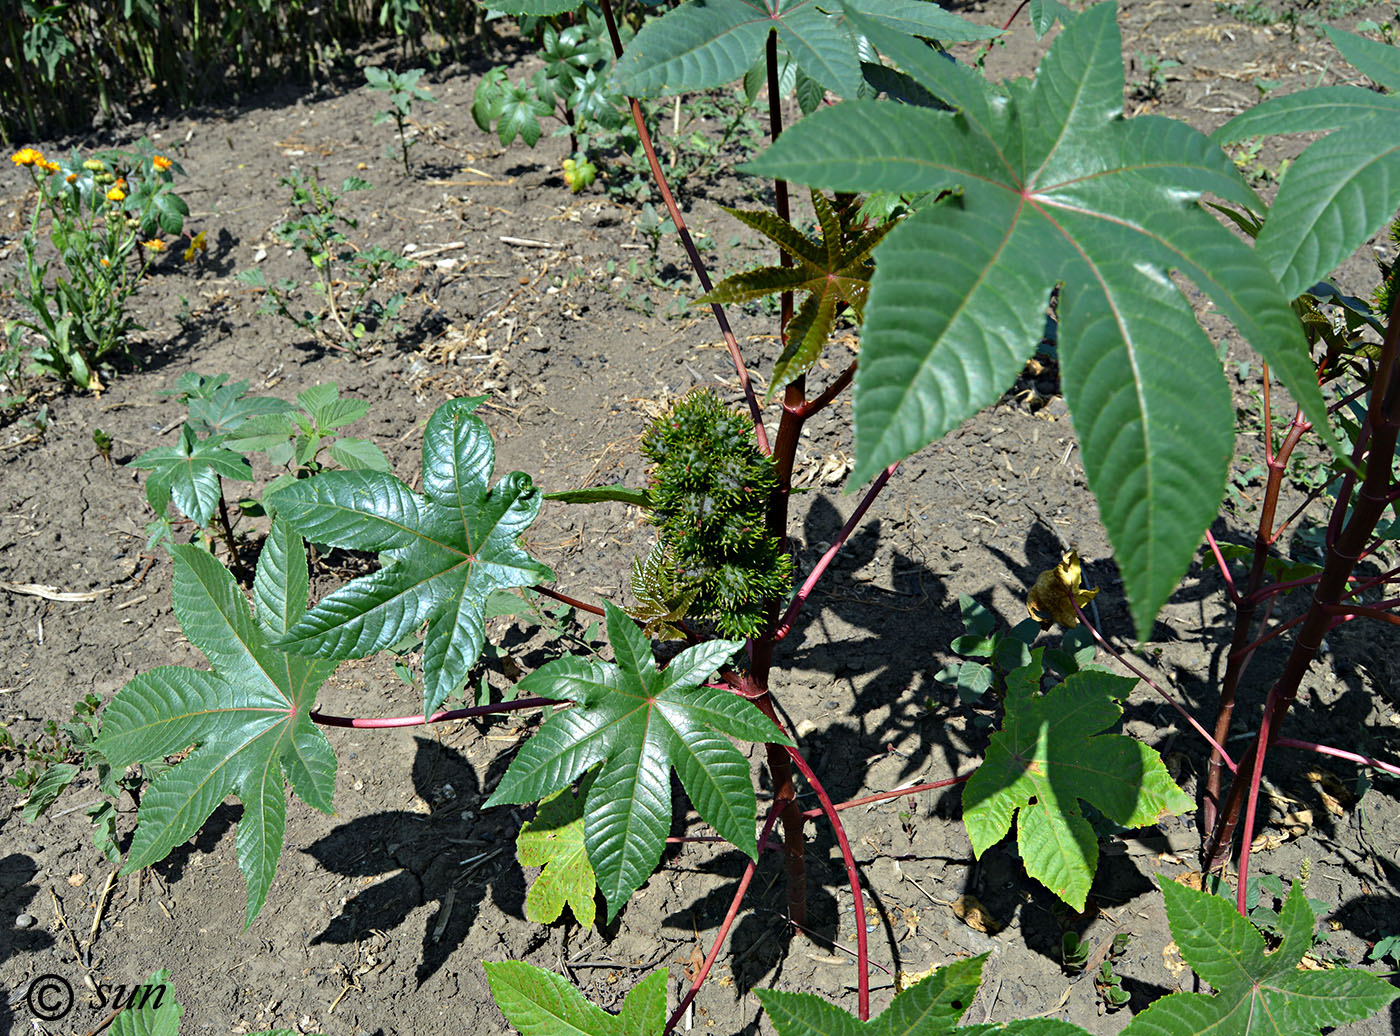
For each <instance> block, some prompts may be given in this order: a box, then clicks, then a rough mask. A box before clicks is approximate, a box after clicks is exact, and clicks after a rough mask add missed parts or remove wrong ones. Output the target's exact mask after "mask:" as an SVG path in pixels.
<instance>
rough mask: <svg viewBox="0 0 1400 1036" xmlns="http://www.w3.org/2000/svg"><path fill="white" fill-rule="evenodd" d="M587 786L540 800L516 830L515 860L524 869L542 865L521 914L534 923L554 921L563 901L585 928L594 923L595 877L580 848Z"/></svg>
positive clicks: (565, 789)
mask: <svg viewBox="0 0 1400 1036" xmlns="http://www.w3.org/2000/svg"><path fill="white" fill-rule="evenodd" d="M586 794H587V788H586V787H585V788H584V789H583V790H582V791H581V792H580V793H579V794H577V795H575V794H574V793H573V792H572V791H571V790H569V789H568V788H563V789H561V790H559V791H557V792H555V793H554V794H553V795H550V796H549V797H548V798H545V799H542V800H541V801H540V808H539V810H538V812H536V813H535V819H534V820H531V821H529V822H527V823H526V824H524V825H523V826H522V827H521V828H520V834H519V835H518V836H517V837H516V839H515V858H516V859H517V860H519V861H520V865H521V866H522V867H543V868H544V870H542V871H540V876H539V877H538V878H536V879H535V883H534V884H533V885H531V886H530V891H529V892H527V893H526V894H525V916H526V917H528V918H529V919H530V920H531V921H534V922H536V923H537V924H552V923H553V922H555V921H557V920H559V915H560V914H561V913H563V912H564V904H565V903H567V904H568V905H569V908H570V909H571V910H573V912H574V918H575V920H577V921H578V923H579V924H581V925H583V927H585V928H592V927H593V918H594V916H595V908H594V904H593V894H594V893H595V892H597V891H598V880H597V878H596V877H594V875H593V867H592V865H591V864H589V862H588V853H587V852H586V851H585V850H584V846H583V803H584V796H585V795H586Z"/></svg>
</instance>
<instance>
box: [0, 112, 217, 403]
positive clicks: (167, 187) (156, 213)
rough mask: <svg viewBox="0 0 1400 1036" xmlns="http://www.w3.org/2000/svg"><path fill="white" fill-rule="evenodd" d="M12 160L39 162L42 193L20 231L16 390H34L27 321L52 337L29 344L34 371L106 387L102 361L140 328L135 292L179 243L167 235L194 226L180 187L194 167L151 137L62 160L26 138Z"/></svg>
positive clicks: (11, 372)
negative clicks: (29, 379) (23, 340)
mask: <svg viewBox="0 0 1400 1036" xmlns="http://www.w3.org/2000/svg"><path fill="white" fill-rule="evenodd" d="M11 161H12V162H13V163H14V164H15V165H16V166H19V167H23V168H25V169H26V170H27V171H28V172H29V174H30V176H31V178H32V179H33V182H34V187H35V192H36V197H35V201H34V209H33V211H32V213H31V215H30V219H29V226H28V228H27V229H26V230H25V232H24V235H23V237H22V238H21V240H20V244H21V247H22V249H23V265H22V268H21V270H20V272H19V273H18V274H11V275H10V281H11V287H12V288H13V289H14V293H15V298H16V300H17V301H18V302H19V303H20V304H21V306H22V308H23V311H24V312H22V315H21V316H19V317H18V318H17V319H16V320H15V321H14V322H13V323H12V324H11V325H10V327H9V328H8V329H7V337H8V338H9V342H10V346H11V348H12V350H13V352H12V354H11V355H9V356H7V357H6V367H5V370H4V375H5V377H6V378H7V379H8V380H9V382H10V394H11V395H20V396H22V395H23V394H24V384H23V380H22V379H23V377H24V375H25V374H26V373H27V371H26V369H25V368H26V365H25V364H24V363H23V362H22V354H21V351H20V350H19V348H18V346H19V336H20V335H21V334H22V333H23V332H24V331H26V330H27V331H29V332H30V333H31V334H33V335H34V336H35V337H36V338H38V339H39V340H40V341H41V342H42V345H39V346H37V347H35V348H32V349H30V350H29V351H28V359H29V360H30V364H29V367H30V368H31V369H32V370H33V372H36V373H44V374H48V375H50V376H52V377H55V378H58V379H59V380H60V381H66V382H71V383H72V384H75V385H78V386H80V387H82V388H85V389H100V388H101V387H102V382H101V379H100V377H99V373H98V372H99V367H100V366H102V365H104V364H106V363H108V362H110V359H111V357H112V356H114V355H116V354H122V353H125V352H126V351H127V348H128V345H129V336H130V335H131V333H132V332H133V331H137V330H140V328H139V325H137V323H136V321H135V320H134V319H133V318H132V316H131V314H130V313H129V312H128V304H129V303H130V301H131V298H132V296H134V295H135V294H136V293H137V292H138V291H139V290H140V289H141V288H142V286H143V284H144V281H145V276H146V270H147V268H148V267H149V266H150V264H151V263H152V262H153V261H154V260H155V259H156V258H157V257H158V256H159V255H160V253H161V252H164V251H165V250H166V249H167V248H169V247H170V246H169V244H167V235H172V236H174V235H179V234H180V233H181V232H182V231H183V230H184V225H185V217H186V216H188V215H189V207H188V206H187V205H186V204H185V202H184V200H183V199H182V198H181V197H180V196H179V195H178V194H177V193H176V191H175V187H174V178H175V176H176V175H180V176H183V175H184V169H183V168H181V166H180V164H179V163H178V162H177V161H175V160H174V159H172V158H169V157H167V156H165V155H162V154H159V153H157V152H156V151H155V150H154V149H153V148H152V147H151V145H150V143H149V142H148V141H146V140H144V139H142V140H141V141H140V142H139V143H138V144H137V146H136V149H135V150H134V151H120V150H108V151H99V152H97V153H95V154H93V155H92V156H91V157H89V158H86V159H84V158H83V156H82V155H80V154H79V153H78V152H77V151H76V150H75V151H73V152H72V153H71V154H70V155H69V156H68V158H67V159H65V160H60V161H53V160H50V159H48V158H45V157H44V155H43V154H42V153H41V152H39V151H37V150H35V149H34V148H22V149H21V150H19V151H17V152H15V154H14V155H12V156H11ZM44 223H47V226H46V227H45V226H43V224H44ZM44 236H46V237H47V238H48V245H49V246H51V247H52V251H50V249H49V247H47V246H46V245H45V244H44V243H43V241H42V238H43V237H44ZM55 262H56V263H57V266H56V267H55ZM51 268H52V269H53V270H54V272H53V275H52V276H50V269H51Z"/></svg>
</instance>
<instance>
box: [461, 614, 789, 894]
mask: <svg viewBox="0 0 1400 1036" xmlns="http://www.w3.org/2000/svg"><path fill="white" fill-rule="evenodd" d="M604 607H605V608H606V609H607V629H608V640H609V641H610V642H611V644H612V649H613V655H614V657H615V658H616V659H617V664H616V665H611V664H607V663H603V662H595V661H591V660H588V659H583V658H577V657H573V656H569V657H565V658H560V659H556V660H555V661H553V662H549V663H547V664H545V665H543V666H541V667H540V668H539V669H537V670H535V672H533V673H531V674H530V675H529V676H527V677H526V678H525V679H524V680H521V681H520V684H519V689H520V691H521V693H524V694H539V695H543V696H545V697H549V698H557V699H566V700H569V701H573V702H577V704H576V705H575V706H574V707H573V708H569V709H563V710H560V711H558V712H555V713H554V715H552V716H551V717H550V718H549V719H548V720H546V721H545V723H544V726H542V727H541V728H540V730H539V733H537V734H536V735H535V736H534V737H533V738H532V739H531V740H530V741H529V742H527V743H526V745H525V747H524V748H522V749H521V750H520V753H519V754H518V755H517V756H516V757H515V758H514V759H513V760H512V761H511V764H510V767H509V768H508V769H507V770H506V773H505V776H504V777H502V778H501V783H500V784H499V785H498V786H497V787H496V791H495V793H494V794H492V796H491V798H490V799H488V800H487V802H486V805H488V806H496V805H500V804H501V803H503V802H516V803H526V802H534V801H536V800H537V799H540V798H543V797H544V796H546V795H549V794H550V793H552V792H554V791H557V790H558V789H560V788H563V787H566V786H567V785H568V784H570V783H571V782H572V781H573V780H574V779H575V778H577V777H579V776H580V775H581V774H583V773H584V772H585V771H586V770H589V769H591V768H593V767H594V766H597V765H598V764H599V763H602V764H603V765H602V767H601V768H600V769H599V771H598V774H597V776H596V777H595V778H594V779H593V786H592V787H591V788H590V789H589V791H588V795H587V798H586V800H585V802H586V805H585V807H584V844H585V845H586V846H587V849H588V859H589V861H590V862H591V863H592V865H593V870H594V871H595V873H596V874H597V878H598V885H599V887H600V888H602V890H603V895H604V896H605V897H606V898H607V901H608V920H610V921H611V920H612V918H614V917H616V916H617V912H618V910H619V909H621V907H622V905H623V904H624V903H626V902H627V899H628V897H630V896H631V895H632V893H633V892H634V891H636V889H637V888H638V887H640V886H641V884H642V882H644V881H646V879H647V878H648V877H649V876H650V875H651V872H652V871H653V870H655V869H656V864H657V861H659V860H660V859H661V850H662V848H663V846H664V845H665V842H666V833H667V832H668V831H669V830H670V828H671V769H672V767H674V768H675V770H676V772H677V774H678V775H679V776H680V779H681V784H682V785H683V786H684V787H685V790H686V793H687V794H689V796H690V800H691V802H692V803H693V804H694V806H695V808H696V810H697V811H699V813H700V815H701V816H702V817H704V818H705V820H706V821H707V822H708V823H709V824H710V825H711V826H712V827H713V828H714V829H715V830H716V831H718V832H719V833H720V835H721V836H723V837H724V838H726V839H727V840H729V841H730V842H732V843H734V845H736V846H738V847H739V848H740V849H742V850H743V851H744V852H746V853H748V854H749V856H750V857H753V856H755V855H756V854H757V851H758V846H757V836H756V834H755V832H754V824H755V820H756V818H757V812H758V807H757V804H756V800H755V798H754V791H753V782H752V780H751V779H750V777H749V763H748V760H747V759H746V758H744V756H743V754H742V753H741V752H740V751H739V750H738V749H737V748H735V747H734V744H733V743H732V742H731V741H730V740H729V738H730V737H737V738H743V739H745V740H748V741H759V742H773V743H777V744H790V743H791V742H789V741H788V740H787V739H786V738H785V737H784V736H783V735H782V733H781V732H780V731H779V730H778V729H777V727H775V726H774V725H773V723H772V721H771V720H769V719H768V718H767V717H766V716H764V715H763V713H761V712H759V711H758V709H757V708H755V707H754V706H753V705H752V704H751V703H749V702H747V701H745V700H744V699H742V698H740V697H738V696H736V695H734V694H731V693H730V692H729V691H725V690H720V689H718V688H713V687H705V686H702V684H703V681H705V680H707V679H708V678H709V677H710V675H711V674H712V673H713V672H714V671H715V670H716V669H718V668H719V667H720V666H721V665H723V664H724V663H725V662H726V661H727V660H728V659H729V657H730V656H731V655H733V654H734V652H735V651H737V650H739V648H741V647H743V642H742V641H737V640H712V641H709V642H707V643H704V644H697V645H695V646H694V647H689V648H686V649H685V650H684V651H682V652H681V653H680V654H679V655H677V656H676V658H675V659H674V660H673V661H672V662H671V664H670V665H669V666H668V667H667V668H666V669H665V670H663V671H661V672H658V671H657V669H656V660H655V658H654V657H653V656H652V652H651V642H650V641H649V640H647V638H646V636H645V635H644V634H643V633H642V632H641V630H639V629H638V628H637V626H636V624H635V623H634V622H633V621H632V620H631V619H630V618H628V617H627V614H626V613H625V612H623V611H622V610H621V609H620V608H617V607H615V606H613V605H612V604H611V603H607V604H605V605H604ZM726 735H728V736H726Z"/></svg>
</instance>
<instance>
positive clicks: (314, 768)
mask: <svg viewBox="0 0 1400 1036" xmlns="http://www.w3.org/2000/svg"><path fill="white" fill-rule="evenodd" d="M269 542H270V543H271V544H272V548H271V549H269V550H268V551H267V552H266V553H265V554H264V557H263V558H262V559H261V560H260V562H259V565H258V574H257V577H256V580H255V586H256V588H257V598H258V618H257V619H254V617H253V615H252V614H250V612H249V610H248V601H247V599H246V598H244V596H243V594H242V593H241V592H240V591H239V589H238V586H237V584H236V583H235V582H234V579H233V576H232V575H230V574H229V571H228V569H226V568H224V567H223V565H221V564H219V562H218V561H216V560H215V559H214V557H213V556H212V555H210V554H208V553H207V552H205V551H203V550H200V549H199V548H198V547H191V546H176V547H173V548H172V550H171V554H172V556H173V558H174V565H175V585H174V590H173V592H172V599H173V602H174V606H175V617H176V618H177V619H178V620H179V621H180V627H181V629H183V630H184V631H185V636H187V637H188V638H189V640H190V643H192V644H194V645H195V647H197V648H199V649H200V650H201V651H203V652H204V654H205V656H206V657H207V658H208V659H209V661H210V662H211V663H212V665H213V670H212V671H206V670H199V669H187V668H184V667H180V666H162V667H160V668H157V669H152V670H150V671H149V672H146V673H142V674H141V675H139V676H137V677H135V678H134V679H133V680H131V681H130V682H129V683H128V684H127V685H126V686H125V687H123V688H122V689H121V690H120V691H119V692H118V693H117V696H116V697H115V698H114V699H112V703H111V704H110V705H108V706H107V709H106V711H105V712H104V713H103V714H102V731H101V733H100V734H99V735H98V738H97V742H96V747H97V749H98V750H99V751H100V752H102V753H103V755H105V756H106V757H107V760H108V761H109V762H110V763H111V764H112V766H113V767H114V768H116V769H117V770H118V771H120V770H121V769H122V768H124V767H127V766H130V765H132V764H133V763H150V762H159V761H161V760H163V759H164V758H165V757H166V756H169V755H174V754H176V753H178V752H182V751H184V750H185V749H187V748H189V747H190V746H191V745H196V746H197V747H196V748H195V749H194V751H193V752H191V753H190V754H189V755H188V756H187V757H186V758H185V759H183V760H182V761H181V762H179V763H178V764H176V765H175V766H174V767H173V768H172V769H170V770H168V771H166V772H165V773H163V774H161V775H160V776H159V777H157V778H156V779H155V780H154V781H153V782H152V783H151V786H150V788H148V789H147V790H146V792H145V794H144V795H142V796H141V807H140V810H139V811H138V812H137V824H136V834H135V835H134V837H133V838H132V843H131V852H130V855H129V856H128V858H127V862H126V867H125V868H124V870H123V873H130V872H131V871H135V870H139V869H140V868H142V867H145V866H147V865H148V864H152V863H155V862H156V861H158V860H163V859H164V858H165V857H166V856H167V855H168V854H169V853H170V850H171V849H173V848H175V846H177V845H179V844H180V843H181V842H183V841H185V840H186V839H188V838H189V837H190V836H191V835H193V834H194V833H195V832H196V831H198V830H199V828H200V826H201V825H202V824H203V823H204V821H205V820H206V819H208V817H209V814H210V813H212V812H213V811H214V810H215V808H217V807H218V805H219V804H220V803H221V802H223V801H224V799H225V798H226V797H228V796H229V795H230V794H233V795H237V796H238V798H239V799H240V800H242V802H243V818H242V820H240V821H239V823H238V843H237V850H238V866H239V868H240V869H241V870H242V871H243V875H244V877H245V878H246V879H247V882H248V909H247V916H246V923H247V924H252V923H253V918H255V917H256V916H257V915H258V911H259V910H261V909H262V904H263V901H264V900H265V899H266V898H267V890H268V887H269V886H270V885H271V884H272V878H273V875H274V874H275V873H276V870H277V861H278V858H279V857H280V856H281V855H282V838H283V835H284V832H285V827H286V812H287V801H286V792H285V790H284V788H283V780H284V778H285V779H289V780H290V781H291V785H292V789H293V790H294V791H295V792H296V793H297V794H298V795H299V796H301V798H302V799H303V800H304V801H305V802H307V803H309V804H311V805H312V806H315V807H316V808H317V809H319V810H321V811H322V812H323V813H330V812H331V811H332V809H331V793H332V791H333V789H334V787H335V767H336V761H335V753H334V751H333V750H332V749H331V746H330V743H329V742H328V741H327V740H326V737H325V735H324V734H322V733H321V731H320V730H319V729H318V728H317V727H316V726H315V725H314V724H313V723H312V722H311V718H310V715H309V713H310V712H311V709H312V707H313V706H314V705H315V702H316V692H317V690H318V689H319V688H320V686H321V684H322V683H323V682H324V681H325V679H326V678H327V677H328V676H330V674H331V672H332V671H333V670H334V669H335V663H333V662H324V661H319V660H316V659H309V658H304V657H302V656H300V655H288V654H286V653H284V652H282V651H280V650H278V649H277V648H276V647H274V646H272V644H271V643H270V640H271V633H272V631H273V630H275V629H276V628H277V626H278V625H280V624H282V623H284V622H288V621H291V622H295V621H296V619H297V618H299V617H300V613H301V612H303V611H305V608H306V599H305V597H304V596H303V597H302V598H301V599H300V600H297V599H295V598H288V597H284V596H283V595H285V594H287V593H296V592H298V591H299V590H300V592H302V593H304V589H302V588H304V586H305V579H306V575H305V573H306V557H305V554H303V553H302V547H301V542H300V540H298V539H296V538H295V535H294V534H293V533H292V532H291V530H290V529H289V528H288V527H287V525H286V523H285V522H281V521H276V522H274V523H273V527H272V533H271V539H270V540H269ZM293 543H295V547H294V548H293V547H292V544H293Z"/></svg>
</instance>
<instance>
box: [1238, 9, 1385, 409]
mask: <svg viewBox="0 0 1400 1036" xmlns="http://www.w3.org/2000/svg"><path fill="white" fill-rule="evenodd" d="M1326 28H1327V35H1328V36H1330V37H1331V38H1332V42H1333V43H1334V44H1336V46H1337V49H1338V50H1340V51H1341V52H1342V57H1344V58H1346V59H1347V60H1348V61H1349V62H1351V63H1352V64H1353V65H1354V66H1356V68H1358V69H1359V70H1360V71H1361V72H1363V73H1365V74H1366V75H1367V76H1369V77H1370V78H1371V79H1374V80H1375V81H1376V82H1377V83H1379V84H1380V85H1381V86H1383V87H1384V88H1385V89H1386V91H1387V92H1386V93H1383V94H1382V93H1375V92H1373V91H1371V90H1367V89H1364V88H1363V87H1359V86H1324V87H1319V88H1317V89H1313V90H1303V91H1301V92H1299V93H1296V94H1289V95H1288V96H1286V97H1276V98H1271V99H1269V100H1267V101H1264V102H1263V103H1262V104H1259V105H1256V106H1255V107H1253V108H1251V109H1250V110H1249V111H1247V112H1243V113H1242V114H1240V115H1237V116H1235V117H1234V118H1233V119H1231V120H1230V121H1229V122H1227V123H1226V124H1225V125H1224V126H1222V127H1220V129H1218V130H1216V131H1215V133H1214V135H1213V136H1212V138H1211V139H1213V140H1216V141H1219V142H1220V143H1228V142H1230V141H1235V140H1242V139H1244V138H1246V137H1252V136H1258V135H1261V134H1279V133H1311V132H1316V131H1325V130H1335V131H1336V132H1335V133H1332V134H1330V135H1329V136H1326V137H1324V138H1323V139H1321V140H1318V141H1316V142H1315V143H1313V144H1312V145H1310V146H1309V147H1308V149H1307V150H1306V151H1304V152H1303V153H1302V154H1301V155H1300V156H1298V159H1297V160H1296V161H1295V162H1293V164H1292V165H1291V166H1289V168H1288V174H1287V175H1286V176H1285V177H1284V178H1283V183H1282V184H1280V185H1279V191H1278V197H1277V198H1275V199H1274V204H1273V207H1272V208H1271V209H1270V210H1269V218H1268V219H1267V220H1265V222H1264V228H1263V230H1261V231H1260V232H1259V240H1258V242H1257V244H1256V245H1255V250H1256V251H1257V252H1258V253H1259V254H1260V255H1261V256H1262V257H1263V258H1264V260H1265V261H1266V262H1267V263H1268V264H1269V268H1270V269H1271V270H1273V272H1274V274H1275V275H1276V276H1277V277H1278V279H1279V281H1280V283H1282V285H1283V290H1284V291H1285V292H1286V293H1287V294H1289V295H1290V296H1292V295H1299V294H1301V293H1302V292H1304V291H1307V290H1308V288H1309V286H1311V285H1312V284H1314V283H1316V282H1317V281H1319V280H1322V279H1323V278H1325V277H1327V276H1328V275H1330V274H1331V272H1332V270H1333V269H1334V268H1336V266H1337V264H1338V263H1340V262H1341V261H1342V260H1343V259H1345V258H1346V257H1347V256H1349V255H1351V253H1352V252H1354V251H1355V250H1356V249H1357V248H1359V247H1361V245H1363V244H1365V242H1366V239H1367V238H1369V237H1370V236H1371V235H1372V234H1374V233H1375V232H1376V231H1377V230H1378V229H1380V227H1382V226H1383V225H1384V224H1385V222H1386V221H1387V220H1389V219H1390V218H1391V217H1393V216H1394V215H1395V210H1396V208H1397V207H1400V96H1397V95H1396V93H1395V92H1394V91H1396V90H1400V52H1397V51H1396V49H1395V48H1394V47H1391V46H1387V45H1385V44H1382V43H1376V42H1374V41H1372V40H1368V39H1364V38H1363V37H1360V36H1354V35H1352V34H1351V33H1349V32H1342V31H1341V30H1339V29H1333V28H1331V27H1330V26H1328V27H1326ZM1314 421H1316V419H1315V418H1314ZM1319 427H1324V428H1325V427H1327V426H1326V425H1321V426H1319Z"/></svg>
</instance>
